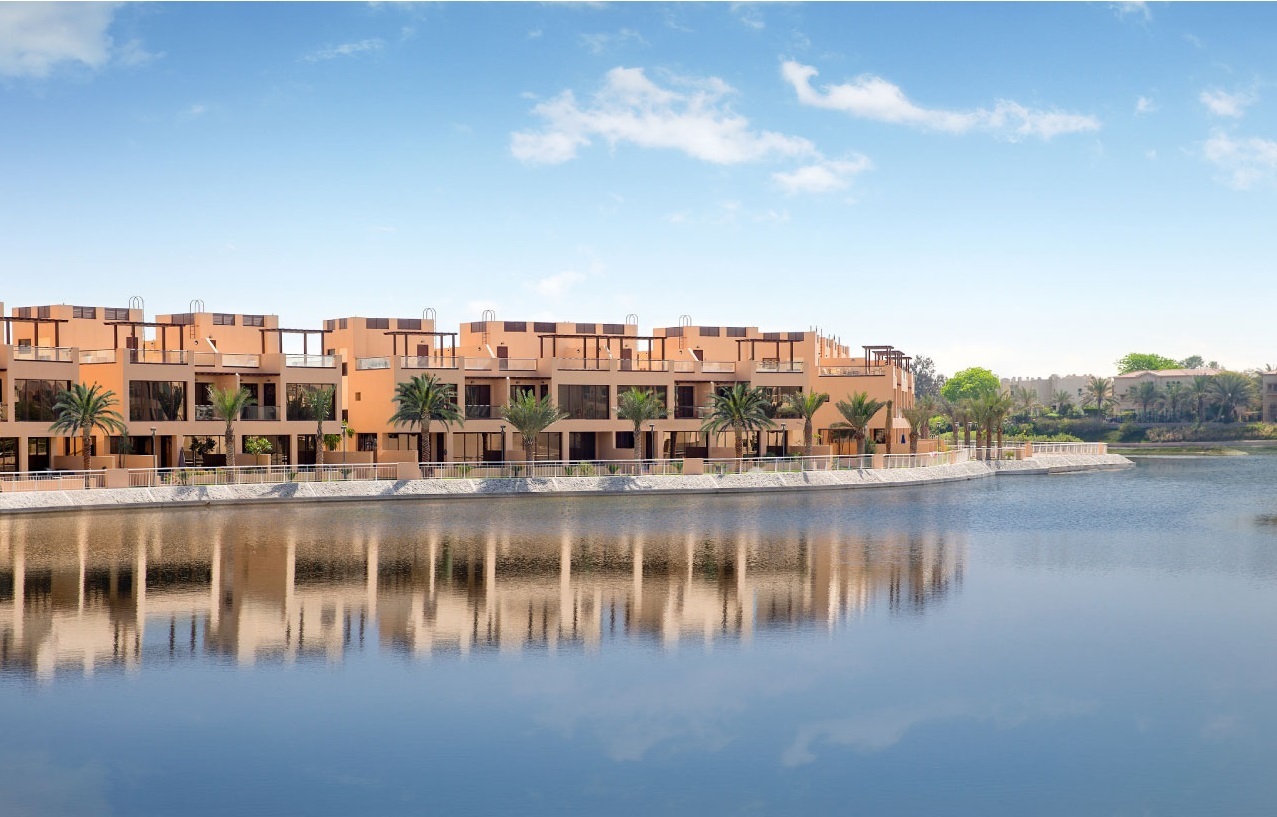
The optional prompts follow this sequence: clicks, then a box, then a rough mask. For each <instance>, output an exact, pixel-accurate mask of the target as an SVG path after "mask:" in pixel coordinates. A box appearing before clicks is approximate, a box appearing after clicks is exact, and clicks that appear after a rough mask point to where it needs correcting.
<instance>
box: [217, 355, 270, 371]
mask: <svg viewBox="0 0 1277 817" xmlns="http://www.w3.org/2000/svg"><path fill="white" fill-rule="evenodd" d="M222 365H223V366H229V367H231V368H235V369H259V368H261V365H262V356H261V355H222Z"/></svg>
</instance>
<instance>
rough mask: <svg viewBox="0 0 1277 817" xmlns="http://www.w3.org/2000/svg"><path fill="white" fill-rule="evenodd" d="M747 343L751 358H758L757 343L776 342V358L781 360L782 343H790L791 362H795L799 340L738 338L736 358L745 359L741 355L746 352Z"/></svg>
mask: <svg viewBox="0 0 1277 817" xmlns="http://www.w3.org/2000/svg"><path fill="white" fill-rule="evenodd" d="M746 343H748V344H749V360H757V359H758V358H757V356H756V355H755V348H754V347H755V344H759V343H774V344H776V359H777V360H780V345H781V344H782V343H787V344H789V362H790V363H793V362H794V344H796V343H798V341H796V340H764V339H762V338H737V339H736V359H737V360H745V358H743V357H741V355H742V353H743V352H744V348H745V344H746Z"/></svg>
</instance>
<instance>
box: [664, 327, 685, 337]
mask: <svg viewBox="0 0 1277 817" xmlns="http://www.w3.org/2000/svg"><path fill="white" fill-rule="evenodd" d="M665 337H667V338H681V337H683V327H681V326H672V327H670V328H669V329H666V330H665Z"/></svg>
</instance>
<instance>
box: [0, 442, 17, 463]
mask: <svg viewBox="0 0 1277 817" xmlns="http://www.w3.org/2000/svg"><path fill="white" fill-rule="evenodd" d="M17 470H18V438H17V437H0V471H17Z"/></svg>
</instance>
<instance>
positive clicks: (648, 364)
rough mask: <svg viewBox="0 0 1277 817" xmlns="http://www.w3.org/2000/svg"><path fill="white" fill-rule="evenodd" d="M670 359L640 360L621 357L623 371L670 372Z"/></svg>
mask: <svg viewBox="0 0 1277 817" xmlns="http://www.w3.org/2000/svg"><path fill="white" fill-rule="evenodd" d="M672 362H673V361H670V360H647V359H646V358H639V359H638V360H626V359H624V358H622V359H621V371H623V372H668V371H669V370H670V364H671V363H672Z"/></svg>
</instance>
